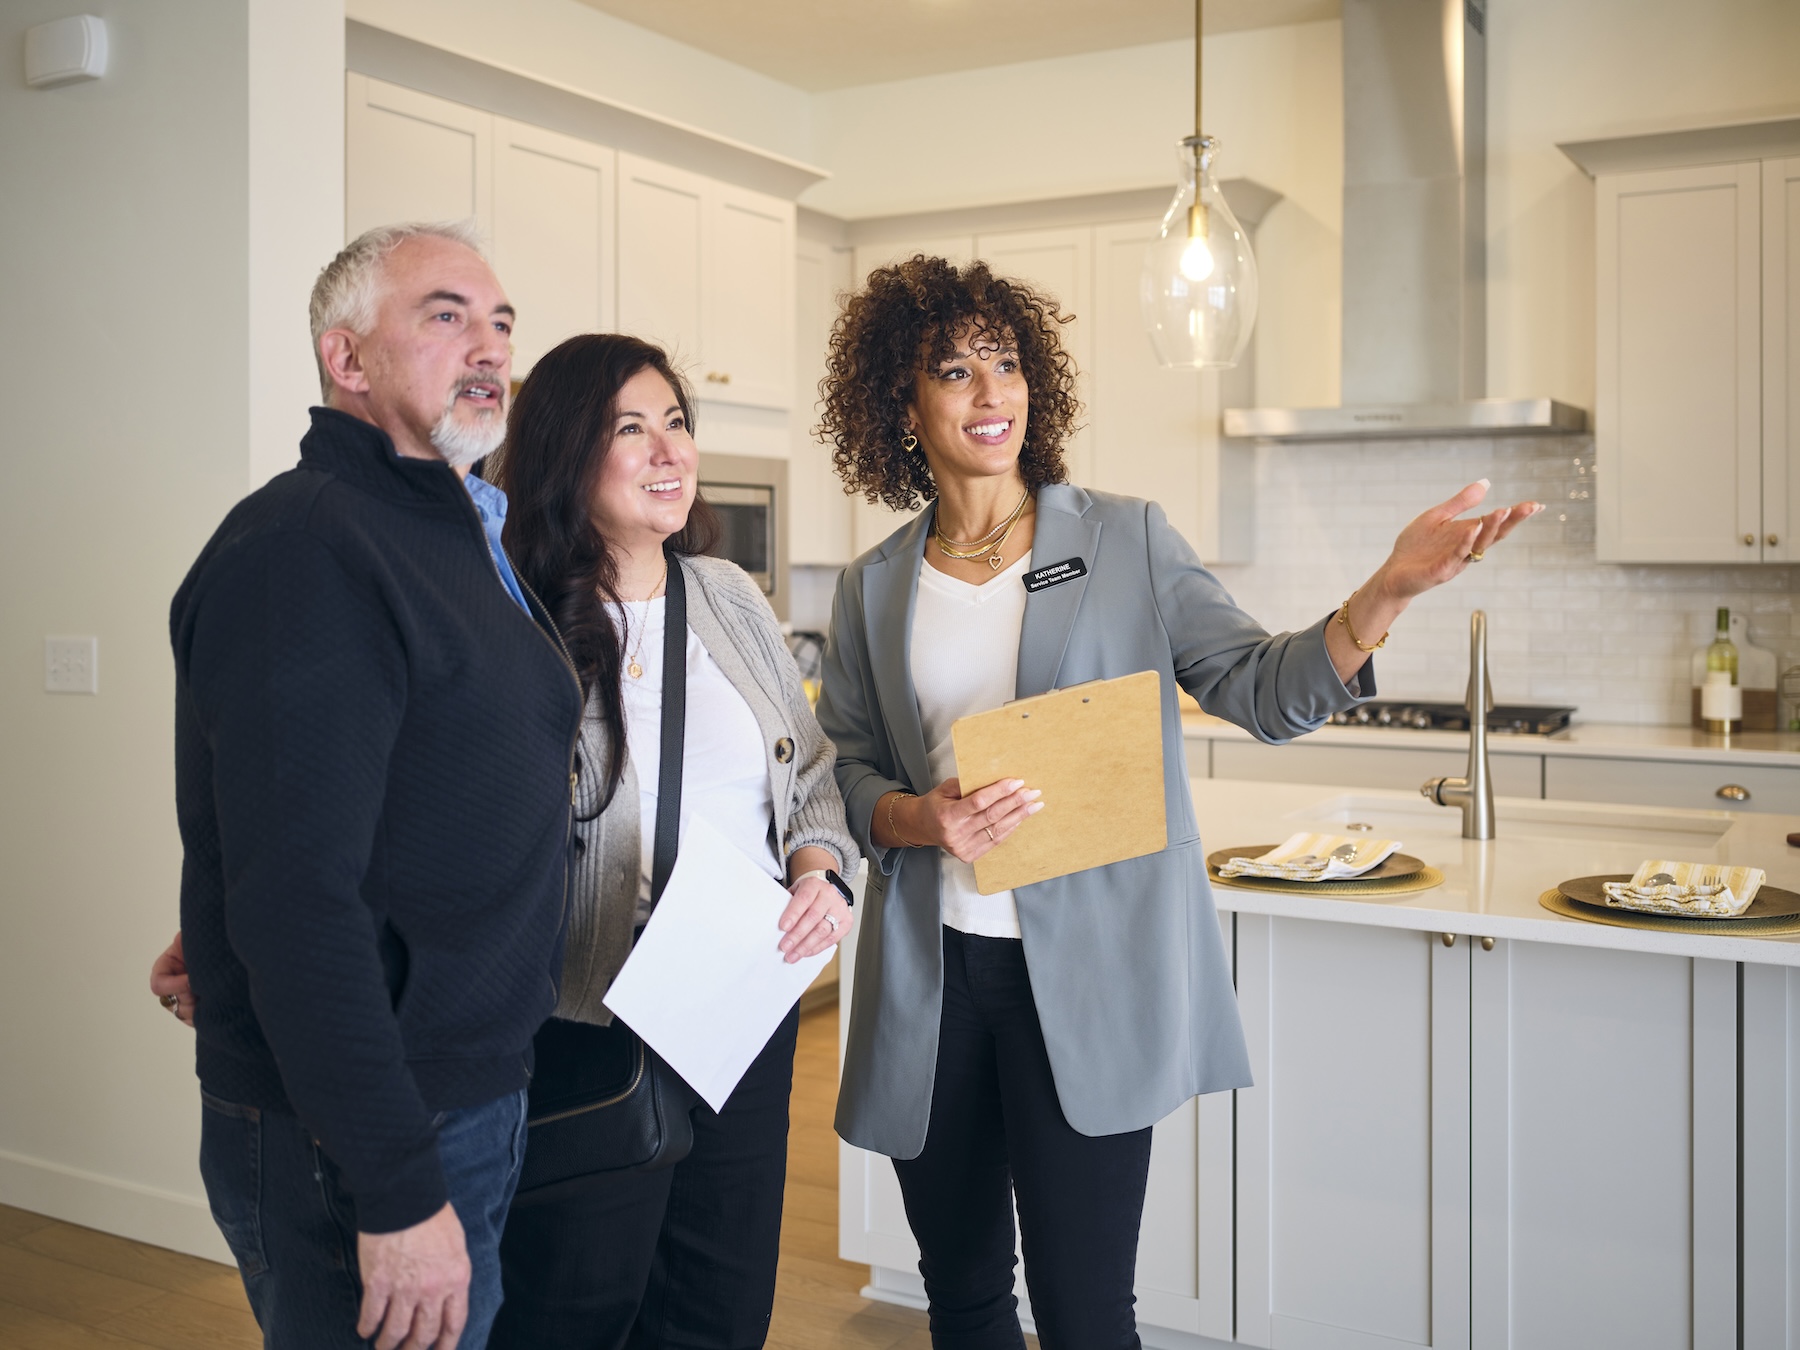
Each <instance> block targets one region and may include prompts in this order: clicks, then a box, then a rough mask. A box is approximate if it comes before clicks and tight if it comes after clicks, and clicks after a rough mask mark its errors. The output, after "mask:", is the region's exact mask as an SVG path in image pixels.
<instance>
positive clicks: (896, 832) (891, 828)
mask: <svg viewBox="0 0 1800 1350" xmlns="http://www.w3.org/2000/svg"><path fill="white" fill-rule="evenodd" d="M915 795H916V794H915V793H911V792H896V793H894V795H893V796H891V797H889V798H888V809H887V820H888V833H889V834H891V835H893V836H894V838H896V839H898V840H899V841H900V847H901V848H917V847H919V846H918V845H917V844H915V843H913V842H912V841H911V840H910V839H908V838H907V837H906V836H905V835H903V834H901V833H900V829H899V827H898V826H896V825H895V824H894V807H895V806H896V805H897V804H898V803H899V801H900V799H901V798H902V797H912V796H915Z"/></svg>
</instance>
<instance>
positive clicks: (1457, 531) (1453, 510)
mask: <svg viewBox="0 0 1800 1350" xmlns="http://www.w3.org/2000/svg"><path fill="white" fill-rule="evenodd" d="M1487 491H1488V480H1487V479H1485V478H1483V479H1481V480H1480V481H1479V482H1475V483H1470V484H1469V486H1467V487H1466V488H1464V489H1463V490H1462V491H1461V492H1459V493H1457V494H1456V495H1455V496H1454V497H1452V498H1451V499H1450V500H1449V501H1447V502H1443V503H1441V504H1439V505H1437V506H1434V507H1432V508H1431V509H1430V510H1428V511H1424V512H1421V513H1420V514H1419V515H1418V516H1416V517H1415V518H1414V519H1413V520H1412V522H1411V523H1410V524H1409V525H1407V527H1406V528H1405V529H1403V530H1401V531H1400V537H1399V538H1398V539H1396V540H1395V541H1394V551H1393V552H1392V553H1391V554H1389V555H1388V560H1387V562H1386V563H1384V564H1383V565H1382V568H1381V578H1382V581H1383V582H1384V584H1385V589H1386V590H1387V592H1388V593H1389V594H1390V595H1392V596H1393V597H1394V599H1396V600H1399V601H1401V602H1405V601H1408V600H1411V599H1412V598H1413V597H1415V596H1418V595H1423V594H1424V593H1425V592H1426V591H1428V590H1430V589H1431V588H1432V587H1434V586H1442V585H1443V584H1444V583H1445V582H1446V581H1451V580H1454V579H1455V578H1456V577H1457V576H1458V575H1460V574H1461V573H1462V571H1463V569H1464V568H1466V567H1468V566H1470V565H1471V564H1473V563H1476V562H1479V561H1480V560H1481V556H1482V555H1483V554H1485V553H1486V552H1487V551H1488V550H1489V549H1490V548H1492V547H1494V545H1495V544H1498V543H1499V542H1500V541H1501V540H1502V539H1504V538H1506V536H1507V535H1509V534H1511V533H1512V532H1513V530H1514V529H1515V528H1516V527H1517V526H1518V525H1519V524H1520V522H1522V521H1526V520H1529V519H1531V517H1533V516H1535V515H1536V514H1537V513H1538V512H1539V511H1542V510H1543V509H1544V507H1543V503H1541V502H1519V503H1517V504H1516V505H1513V506H1502V507H1499V508H1498V509H1496V510H1493V511H1489V512H1488V513H1487V514H1486V515H1483V516H1475V517H1473V518H1471V519H1468V520H1458V519H1457V517H1458V516H1460V515H1462V513H1463V512H1464V511H1469V510H1473V509H1474V508H1475V507H1477V506H1479V505H1480V504H1481V501H1482V498H1484V497H1486V496H1487ZM1377 631H1380V630H1377Z"/></svg>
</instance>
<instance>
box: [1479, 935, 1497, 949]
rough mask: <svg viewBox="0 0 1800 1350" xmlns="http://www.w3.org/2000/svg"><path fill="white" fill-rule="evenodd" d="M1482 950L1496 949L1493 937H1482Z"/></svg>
mask: <svg viewBox="0 0 1800 1350" xmlns="http://www.w3.org/2000/svg"><path fill="white" fill-rule="evenodd" d="M1481 950H1482V951H1484V952H1491V951H1493V950H1494V939H1492V938H1491V937H1484V938H1483V939H1481Z"/></svg>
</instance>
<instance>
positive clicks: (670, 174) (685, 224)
mask: <svg viewBox="0 0 1800 1350" xmlns="http://www.w3.org/2000/svg"><path fill="white" fill-rule="evenodd" d="M706 195H707V180H706V179H704V178H702V177H701V176H700V175H699V174H694V173H685V172H683V171H682V170H680V169H673V168H670V167H669V166H668V165H667V164H658V163H656V162H655V161H654V160H649V159H643V158H641V157H640V156H637V155H632V154H626V153H625V152H623V151H621V152H620V153H619V329H620V331H621V332H626V333H632V334H635V335H636V336H638V337H641V338H645V339H647V340H649V341H651V342H655V343H657V344H659V345H660V346H662V347H664V348H666V349H667V350H668V352H669V354H670V356H671V357H672V358H673V360H674V363H675V365H676V367H677V368H678V369H681V370H683V371H685V372H686V373H687V374H688V376H689V378H690V379H692V380H694V381H695V385H696V388H695V392H696V393H703V392H705V391H704V388H703V387H702V386H701V384H700V377H701V375H702V374H703V370H702V369H696V367H699V366H700V365H701V363H702V362H703V360H704V353H705V346H704V343H703V341H702V334H703V332H704V329H705V316H704V313H703V309H704V286H703V282H702V277H703V275H704V274H703V270H702V269H703V258H704V255H705V238H706Z"/></svg>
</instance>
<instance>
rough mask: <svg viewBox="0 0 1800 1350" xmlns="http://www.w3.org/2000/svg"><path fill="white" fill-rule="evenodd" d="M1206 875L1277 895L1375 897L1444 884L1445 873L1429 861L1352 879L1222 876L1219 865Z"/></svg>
mask: <svg viewBox="0 0 1800 1350" xmlns="http://www.w3.org/2000/svg"><path fill="white" fill-rule="evenodd" d="M1206 875H1207V876H1208V877H1209V878H1210V879H1211V880H1212V884H1213V885H1215V886H1228V887H1230V888H1231V889H1233V890H1238V891H1272V892H1274V893H1275V894H1276V895H1327V896H1354V897H1355V898H1357V899H1359V900H1373V899H1378V898H1380V897H1382V896H1387V895H1412V894H1413V893H1414V892H1416V891H1428V890H1430V889H1431V888H1432V887H1433V886H1442V885H1443V884H1444V874H1443V873H1442V872H1440V871H1438V870H1437V868H1435V867H1432V866H1430V865H1429V864H1427V865H1426V866H1424V867H1421V868H1420V869H1419V870H1418V871H1416V872H1414V873H1412V874H1411V875H1410V876H1404V877H1375V878H1370V877H1352V878H1351V879H1350V880H1349V881H1277V880H1273V879H1270V878H1267V877H1230V878H1226V877H1222V876H1220V875H1219V873H1218V870H1217V869H1216V868H1212V867H1208V868H1207V869H1206Z"/></svg>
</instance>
